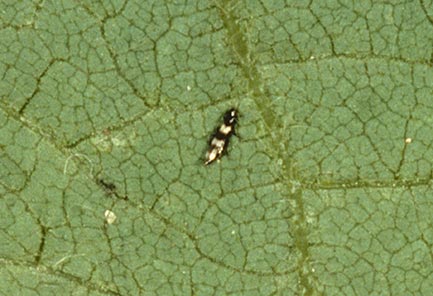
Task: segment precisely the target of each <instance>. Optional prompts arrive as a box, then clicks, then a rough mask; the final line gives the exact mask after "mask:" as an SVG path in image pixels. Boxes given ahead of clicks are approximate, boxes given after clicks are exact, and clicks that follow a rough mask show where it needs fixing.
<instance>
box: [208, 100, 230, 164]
mask: <svg viewBox="0 0 433 296" xmlns="http://www.w3.org/2000/svg"><path fill="white" fill-rule="evenodd" d="M237 122H238V110H236V109H234V108H232V109H230V110H228V111H227V112H226V113H225V114H224V123H223V124H222V125H221V126H220V127H219V128H217V130H216V131H215V133H214V134H213V135H212V138H211V139H210V141H209V150H208V151H207V153H206V159H205V162H204V164H205V165H208V164H211V163H212V162H214V161H215V160H219V159H220V158H221V157H222V156H223V155H224V153H226V151H227V147H228V145H229V142H230V137H231V136H232V135H236V133H235V127H236V124H237Z"/></svg>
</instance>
